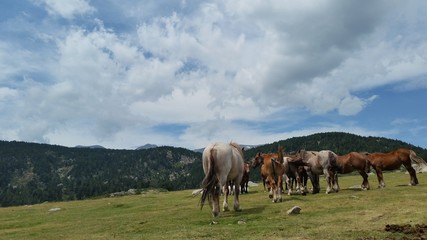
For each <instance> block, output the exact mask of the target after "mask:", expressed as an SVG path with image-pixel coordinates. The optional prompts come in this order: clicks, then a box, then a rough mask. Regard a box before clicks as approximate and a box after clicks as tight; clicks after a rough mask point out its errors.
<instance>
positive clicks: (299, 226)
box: [0, 172, 427, 239]
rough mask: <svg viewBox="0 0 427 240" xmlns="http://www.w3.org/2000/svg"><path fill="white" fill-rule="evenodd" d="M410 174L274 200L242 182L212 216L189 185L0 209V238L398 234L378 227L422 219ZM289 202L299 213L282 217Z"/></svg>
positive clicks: (421, 200)
mask: <svg viewBox="0 0 427 240" xmlns="http://www.w3.org/2000/svg"><path fill="white" fill-rule="evenodd" d="M418 178H419V181H420V184H419V185H418V186H416V187H412V186H408V185H407V184H408V183H409V175H407V174H405V173H403V172H393V173H386V174H385V175H384V179H385V182H386V184H387V187H386V188H385V189H377V188H376V186H377V181H376V177H375V175H371V176H370V183H371V188H372V190H369V191H361V190H358V189H354V188H352V187H353V186H355V185H359V184H360V183H361V182H362V178H361V177H360V176H359V175H354V176H341V177H340V186H341V191H340V192H339V193H333V194H329V195H327V194H325V193H324V190H325V182H324V180H323V179H322V182H321V184H322V185H321V187H322V192H321V193H320V194H315V195H312V194H309V195H307V196H301V195H293V196H287V195H285V197H284V201H283V202H281V203H272V202H271V201H270V199H268V196H267V193H265V192H264V191H263V189H262V186H257V187H250V189H249V190H250V193H249V194H246V195H243V196H241V199H240V200H241V206H242V208H243V211H242V212H234V211H233V210H232V211H230V212H225V213H224V212H221V217H220V218H218V219H212V217H211V212H210V209H209V205H206V206H205V207H204V208H203V210H200V207H199V205H198V202H199V197H192V195H191V193H192V190H185V191H177V192H157V191H148V192H145V193H143V194H141V195H135V196H126V197H115V198H101V199H92V200H85V201H72V202H51V203H44V204H38V205H32V206H20V207H8V208H0V239H362V238H363V239H384V238H386V237H393V238H396V239H401V238H402V237H403V236H405V235H404V234H403V233H390V232H386V231H384V228H385V225H386V224H413V225H414V224H423V223H424V224H425V223H427V174H426V173H424V174H418ZM221 199H222V198H221ZM230 200H231V201H229V204H231V206H232V199H230ZM293 206H300V207H301V208H302V210H301V213H300V214H299V215H292V216H291V215H287V213H286V212H287V210H289V209H290V208H291V207H293ZM53 208H60V210H58V211H49V210H51V209H53ZM213 220H214V221H215V224H212V221H213Z"/></svg>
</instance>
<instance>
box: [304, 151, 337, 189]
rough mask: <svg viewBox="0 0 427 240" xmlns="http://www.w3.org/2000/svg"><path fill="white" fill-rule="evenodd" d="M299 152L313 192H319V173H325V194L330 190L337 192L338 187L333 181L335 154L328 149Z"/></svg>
mask: <svg viewBox="0 0 427 240" xmlns="http://www.w3.org/2000/svg"><path fill="white" fill-rule="evenodd" d="M299 154H300V156H301V158H302V160H303V161H304V163H305V165H306V167H305V169H306V171H307V175H308V177H309V178H310V181H311V184H312V185H313V191H312V193H313V194H314V193H319V192H320V183H319V175H321V174H324V175H325V179H326V183H327V184H328V187H327V188H326V194H328V193H330V192H331V191H332V190H334V191H335V192H338V190H339V189H338V186H337V185H336V181H335V178H336V170H335V169H336V157H337V155H336V154H335V153H334V152H332V151H330V150H322V151H319V152H316V151H305V150H300V151H299Z"/></svg>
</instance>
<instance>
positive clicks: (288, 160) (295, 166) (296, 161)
mask: <svg viewBox="0 0 427 240" xmlns="http://www.w3.org/2000/svg"><path fill="white" fill-rule="evenodd" d="M278 155H279V157H280V150H279V154H278ZM304 166H306V165H305V163H304V162H303V161H302V159H301V158H300V156H299V155H286V156H284V157H283V168H284V174H283V176H284V178H285V182H286V186H287V189H288V195H291V194H292V190H293V181H295V182H296V188H295V189H296V191H297V192H300V193H302V194H303V195H305V194H306V192H307V191H306V189H307V179H308V175H307V171H306V170H305V168H304Z"/></svg>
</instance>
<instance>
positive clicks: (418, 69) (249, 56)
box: [0, 0, 427, 147]
mask: <svg viewBox="0 0 427 240" xmlns="http://www.w3.org/2000/svg"><path fill="white" fill-rule="evenodd" d="M33 3H35V4H36V6H39V7H42V8H44V9H45V10H46V11H47V12H48V15H47V16H46V17H45V18H44V19H42V20H41V21H40V23H39V24H42V22H44V23H43V26H44V28H41V29H38V30H34V31H35V32H30V33H27V34H29V35H30V36H29V37H30V38H31V39H33V42H35V43H37V44H34V45H38V47H31V48H30V47H28V49H26V48H25V47H24V44H23V43H21V44H22V45H19V44H20V43H19V42H17V43H12V42H11V41H9V42H6V41H0V57H1V58H0V66H1V67H0V72H1V73H2V74H0V75H1V76H0V81H1V83H2V86H0V107H1V108H3V109H6V108H7V107H6V104H2V102H1V101H2V99H7V101H12V100H13V101H14V102H15V103H16V105H15V107H14V108H15V109H18V111H16V113H10V114H9V115H8V116H9V118H10V119H13V120H16V121H17V122H19V123H20V124H19V125H20V127H12V126H10V125H9V126H10V128H9V129H14V130H11V131H9V133H8V136H9V138H11V137H10V136H19V138H20V139H24V140H37V141H52V139H55V140H54V141H55V142H60V141H63V142H66V143H67V145H69V144H70V142H71V140H65V138H66V136H72V137H70V139H76V138H77V137H78V136H79V135H81V134H82V132H85V136H86V137H85V139H86V140H87V139H91V141H100V142H105V143H108V144H111V145H116V146H118V145H120V146H123V147H124V146H125V145H126V144H128V143H126V141H125V140H124V138H126V136H128V138H129V139H132V141H137V139H138V135H144V136H146V137H147V138H148V139H157V140H158V141H159V142H161V141H162V139H163V140H164V141H165V142H166V141H170V142H176V141H178V140H179V141H180V142H181V143H182V144H186V145H190V144H191V142H193V143H192V144H193V145H194V144H197V143H194V142H197V141H199V142H200V141H207V140H211V139H221V138H222V139H226V140H236V141H238V140H241V141H248V139H251V136H254V135H262V133H263V129H259V128H256V127H254V126H256V125H257V123H259V122H267V121H269V120H271V119H274V120H275V121H281V122H282V125H286V126H288V124H287V123H288V122H293V121H294V120H293V116H291V114H292V113H295V112H304V114H307V115H305V117H300V118H298V119H299V120H301V121H303V120H305V119H309V118H310V117H312V116H313V115H314V116H322V115H326V114H330V113H334V114H337V116H338V117H341V116H344V117H351V116H357V115H358V114H360V113H361V112H363V110H364V109H365V108H366V106H369V105H370V104H372V103H373V102H375V101H376V97H377V95H376V94H375V93H367V94H361V93H363V92H365V91H369V90H372V89H375V88H377V87H381V86H387V85H390V84H399V85H400V86H406V88H405V89H407V90H410V89H414V88H415V87H414V86H419V85H420V83H421V85H422V86H424V87H426V86H425V84H424V83H425V81H424V78H423V76H426V74H427V70H426V69H427V57H426V56H427V52H426V49H427V41H426V40H425V39H426V38H425V35H426V33H425V32H423V33H418V32H417V33H416V34H412V33H413V32H414V31H412V30H414V29H415V27H414V26H424V24H426V20H424V19H425V17H423V16H421V15H422V12H423V11H418V12H417V11H415V10H416V9H417V7H416V6H414V5H416V4H411V3H404V2H400V1H393V3H390V1H381V0H380V1H374V2H372V3H370V4H369V5H366V4H360V2H359V1H345V2H343V1H332V0H322V1H316V2H315V3H314V2H312V1H298V2H295V1H285V2H283V1H279V0H277V1H276V0H274V1H270V2H269V4H266V3H265V2H264V1H259V0H251V1H228V2H223V1H207V2H199V1H179V2H178V1H177V2H174V3H169V1H160V3H159V1H144V3H135V2H134V1H123V2H121V4H119V5H118V4H117V3H115V2H112V1H105V2H102V3H98V2H97V1H93V2H89V1H84V0H74V1H50V0H45V1H42V0H33ZM165 3H167V4H166V6H167V7H165V8H163V7H161V4H165ZM396 4H397V7H396ZM425 5H426V4H422V6H418V7H422V9H424V10H425V9H427V6H425ZM391 6H393V7H391ZM108 9H110V10H108ZM112 12H114V14H112V15H114V16H115V17H114V19H113V18H111V17H110V16H109V15H111V13H112ZM414 14H415V15H417V14H419V15H418V16H414ZM397 15H398V16H400V17H398V18H396V16H397ZM51 16H60V17H61V18H64V19H67V20H70V21H68V22H67V23H64V22H63V21H61V19H58V18H52V17H51ZM29 20H30V19H27V18H22V22H21V23H22V24H25V21H28V22H27V24H28V26H34V25H31V24H30V21H29ZM46 22H48V23H49V24H46ZM126 23H130V24H126ZM395 26H403V27H402V28H397V27H395ZM22 29H25V28H22ZM1 31H2V33H4V32H6V33H10V30H4V29H3V30H1ZM23 32H26V31H23ZM11 49H13V50H11ZM8 56H12V57H9V58H8V61H5V60H4V59H6V57H8ZM6 82H7V84H5V83H6ZM10 82H12V83H10ZM3 101H6V100H3ZM301 109H302V110H301ZM286 113H289V114H286ZM278 115H280V116H278ZM26 119H31V121H28V120H26ZM2 122H5V121H2ZM242 122H244V123H245V124H241V123H242ZM163 124H170V125H174V124H176V125H179V126H181V128H182V131H181V132H180V133H179V135H178V136H174V135H172V134H170V135H168V134H166V133H164V132H162V133H158V132H154V131H153V127H156V126H161V125H163ZM251 124H252V125H251ZM82 129H84V131H83V130H82ZM219 129H220V130H219ZM312 129H316V127H315V126H313V127H312ZM327 129H340V127H333V128H327ZM355 129H356V130H355V131H361V130H360V129H357V128H355ZM281 131H282V132H281V133H277V134H276V133H275V134H269V135H268V136H265V137H264V136H263V137H262V140H259V141H267V140H268V139H271V141H274V140H275V138H278V137H279V138H280V136H287V134H286V131H287V132H288V133H289V134H297V133H296V130H293V129H286V130H283V129H282V130H281ZM301 132H303V131H301ZM156 134H159V135H157V136H156ZM159 136H160V137H159ZM233 136H239V137H238V138H239V139H236V137H233ZM252 139H253V138H252ZM260 139H261V137H260ZM276 140H277V139H276ZM74 141H78V140H74ZM147 141H149V140H147ZM254 141H255V140H254ZM75 145H77V144H75ZM175 145H176V144H175Z"/></svg>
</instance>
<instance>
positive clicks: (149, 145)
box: [136, 143, 158, 150]
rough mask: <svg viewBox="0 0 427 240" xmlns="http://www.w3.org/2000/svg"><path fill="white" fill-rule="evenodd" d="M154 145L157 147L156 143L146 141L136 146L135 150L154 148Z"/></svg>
mask: <svg viewBox="0 0 427 240" xmlns="http://www.w3.org/2000/svg"><path fill="white" fill-rule="evenodd" d="M156 147H158V146H157V145H156V144H150V143H147V144H145V145H143V146H140V147H137V148H136V150H142V149H150V148H156Z"/></svg>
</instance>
